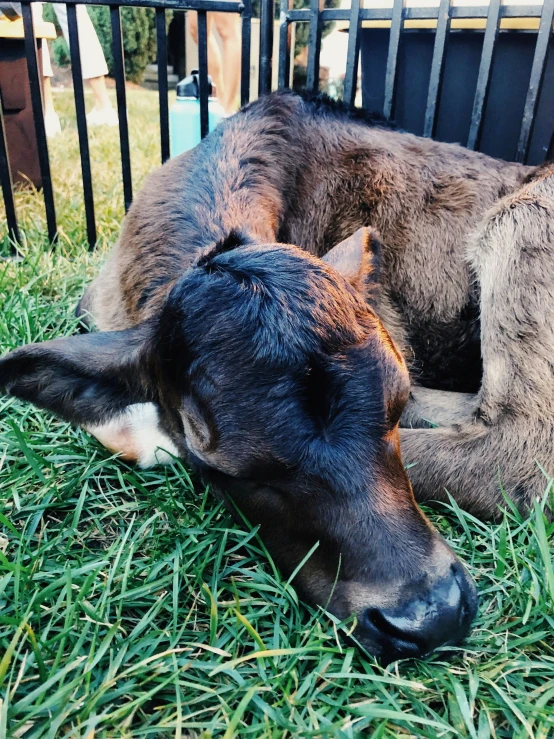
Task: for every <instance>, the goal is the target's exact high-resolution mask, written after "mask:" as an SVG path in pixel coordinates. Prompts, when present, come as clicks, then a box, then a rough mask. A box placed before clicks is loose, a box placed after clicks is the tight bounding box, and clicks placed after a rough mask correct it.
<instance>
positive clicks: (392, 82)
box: [383, 0, 404, 118]
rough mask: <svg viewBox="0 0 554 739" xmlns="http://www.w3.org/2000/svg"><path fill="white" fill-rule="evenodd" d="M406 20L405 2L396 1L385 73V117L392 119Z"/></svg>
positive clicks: (393, 7)
mask: <svg viewBox="0 0 554 739" xmlns="http://www.w3.org/2000/svg"><path fill="white" fill-rule="evenodd" d="M403 20H404V0H394V5H393V6H392V19H391V25H390V37H389V52H388V57H387V71H386V72H385V101H384V103H383V115H384V116H385V118H391V117H392V114H393V111H394V105H395V102H396V62H397V61H398V47H399V45H400V33H401V31H402V21H403Z"/></svg>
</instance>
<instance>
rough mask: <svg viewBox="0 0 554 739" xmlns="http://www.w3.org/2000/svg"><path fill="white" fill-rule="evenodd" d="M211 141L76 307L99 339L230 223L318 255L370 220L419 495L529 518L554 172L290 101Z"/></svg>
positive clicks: (549, 300) (549, 328) (248, 113)
mask: <svg viewBox="0 0 554 739" xmlns="http://www.w3.org/2000/svg"><path fill="white" fill-rule="evenodd" d="M210 139H211V140H212V142H211V146H212V147H213V146H214V145H217V147H218V152H219V154H218V157H217V160H216V161H215V163H214V158H213V156H212V157H211V159H210V157H209V156H208V154H209V151H208V148H207V147H208V146H209V145H210V144H208V143H206V142H204V143H203V144H201V145H200V146H199V147H197V148H196V149H195V150H193V151H192V152H189V153H188V154H185V155H183V156H181V157H178V158H176V159H174V160H172V161H170V162H169V163H168V164H166V165H164V166H163V167H162V168H161V169H160V170H158V171H156V172H155V173H154V174H152V175H151V176H150V178H149V180H148V182H147V184H146V186H145V187H144V189H143V190H142V192H141V193H140V195H139V196H138V197H137V199H136V201H135V202H134V204H133V206H132V208H131V210H130V212H129V214H128V216H127V218H126V220H125V223H124V225H123V229H122V232H121V236H120V239H119V242H118V244H117V246H116V247H115V249H114V251H113V253H112V255H111V256H110V258H109V259H108V261H107V263H106V265H105V267H104V269H103V271H102V273H101V275H100V276H99V277H98V278H97V279H96V280H95V282H94V283H93V284H92V286H91V287H90V288H89V290H88V291H87V293H86V295H85V297H84V299H83V301H82V303H81V308H82V310H85V311H88V312H90V314H91V315H92V317H93V320H94V322H95V324H96V325H97V327H98V328H99V329H101V330H114V329H121V328H126V327H129V326H133V325H136V324H137V323H139V322H140V321H142V320H144V319H145V318H147V317H149V316H152V315H154V314H156V313H157V312H158V311H159V310H160V307H161V305H162V303H163V301H164V300H165V297H166V296H167V294H168V291H169V289H170V287H171V286H172V285H173V284H174V282H175V281H176V280H177V279H178V278H179V276H180V275H181V274H182V273H183V271H184V270H185V269H186V268H187V266H188V265H189V264H190V263H191V262H192V260H193V259H194V257H195V255H196V254H197V253H198V249H199V248H201V247H203V246H206V245H209V244H210V243H214V242H215V241H216V240H217V239H218V238H219V237H220V235H221V233H225V232H229V231H231V230H232V229H236V228H239V229H243V230H246V231H247V232H248V233H249V234H251V235H252V236H254V237H255V238H257V239H258V240H262V241H266V242H272V241H275V240H279V241H283V242H288V243H294V244H297V245H299V246H301V247H303V248H304V249H306V250H307V251H309V252H311V253H312V254H315V255H318V256H322V255H324V254H325V253H326V252H327V251H328V250H329V249H330V248H331V247H332V246H333V245H334V244H336V243H337V242H339V241H341V240H342V239H344V238H346V237H347V236H349V235H350V234H352V233H353V232H355V231H356V230H357V229H358V228H359V227H360V226H364V225H366V226H367V225H371V226H373V227H375V228H376V229H377V230H378V231H379V233H380V234H381V236H382V238H383V250H382V254H381V273H380V284H381V287H380V293H379V295H378V297H377V298H376V300H377V302H376V309H377V312H378V314H379V316H380V318H381V320H382V321H383V323H384V325H385V326H386V328H387V329H388V331H389V333H390V334H391V336H392V337H393V339H394V341H395V342H396V344H397V345H398V346H399V347H400V348H401V350H402V351H403V353H404V355H405V356H406V358H407V361H408V363H409V365H410V368H411V372H412V379H413V381H414V382H415V384H416V387H415V388H414V390H413V394H412V399H411V401H410V403H409V404H408V408H407V409H406V411H405V414H404V421H405V425H408V426H412V427H418V428H407V429H405V430H403V432H402V446H403V456H404V459H405V461H406V462H408V463H410V464H411V465H413V466H412V467H411V468H410V476H411V478H412V481H413V484H414V488H415V492H416V495H417V496H418V497H419V498H420V499H422V500H428V499H437V498H439V499H440V498H444V496H445V489H447V490H448V491H449V492H450V493H451V494H452V495H454V496H455V497H456V498H457V500H458V501H459V503H460V504H461V505H463V506H464V507H466V508H469V509H470V510H472V511H473V512H475V513H477V514H478V515H483V516H490V515H494V513H495V512H496V510H497V506H498V505H499V504H502V503H503V497H502V492H501V485H502V486H503V487H504V489H505V490H506V491H508V492H509V494H510V495H512V497H513V498H514V500H515V501H516V503H517V504H518V505H520V506H521V507H522V508H525V507H528V506H529V505H530V504H531V502H532V500H533V499H534V497H535V496H537V495H540V494H541V493H542V492H543V490H544V488H545V483H546V481H545V478H544V475H543V474H542V472H541V471H540V468H539V466H538V464H537V462H540V463H541V464H542V465H544V466H545V467H546V469H547V471H549V472H553V471H554V464H553V463H554V460H553V459H552V457H553V452H552V449H553V441H554V373H553V369H554V368H553V363H554V359H553V358H554V266H553V265H554V232H553V229H554V170H553V168H552V167H548V166H547V167H543V168H539V170H537V171H536V172H532V171H531V170H530V169H529V168H526V167H523V166H521V165H516V164H510V163H506V162H502V161H499V160H494V159H491V158H490V157H486V156H484V155H482V154H478V153H475V152H471V151H468V150H466V149H463V148H461V147H459V146H457V145H452V144H444V143H437V142H434V141H431V140H429V139H422V138H418V137H416V136H412V135H410V134H406V133H400V132H396V131H393V130H389V129H387V128H384V127H379V126H369V125H367V124H365V123H363V122H361V121H358V120H351V119H348V118H346V117H344V116H340V115H337V114H335V113H334V112H331V113H326V112H325V111H324V112H323V113H320V112H314V110H313V106H312V107H311V106H310V104H309V103H307V102H305V101H304V100H302V99H301V98H299V97H297V96H295V95H292V94H290V93H289V94H276V95H273V96H269V97H268V98H265V99H263V100H261V101H259V102H258V103H256V104H254V105H252V106H248V107H247V108H245V109H243V111H241V112H240V113H239V114H237V115H236V116H234V117H233V118H231V119H229V120H228V121H226V122H225V123H224V124H223V125H222V126H221V127H220V129H219V131H218V133H217V141H216V144H214V141H215V135H214V137H210ZM199 168H200V169H201V171H202V182H203V183H204V185H203V186H205V183H206V182H208V183H209V189H210V191H211V192H210V194H209V197H208V194H207V193H206V194H205V197H203V193H202V192H200V193H198V192H196V188H197V173H198V171H199ZM189 198H190V199H191V200H192V202H189ZM191 213H193V215H194V217H192V216H191ZM199 224H200V225H199ZM481 356H482V367H481ZM481 371H482V377H481ZM418 384H419V385H421V386H423V385H425V386H427V387H421V388H419V387H417V385H418ZM445 391H457V392H445ZM461 391H464V392H461ZM430 425H431V426H432V425H437V426H439V427H440V428H429V426H430ZM425 427H427V428H425ZM499 483H501V485H500V484H499Z"/></svg>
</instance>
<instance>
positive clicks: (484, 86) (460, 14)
mask: <svg viewBox="0 0 554 739" xmlns="http://www.w3.org/2000/svg"><path fill="white" fill-rule="evenodd" d="M53 2H63V0H53ZM309 3H310V5H309V8H308V7H307V8H302V9H294V8H293V7H292V0H280V19H279V38H278V44H279V54H278V65H279V69H278V86H279V87H287V86H288V85H289V81H290V63H291V49H290V43H291V41H290V39H291V35H290V33H289V26H290V25H291V24H294V23H308V24H309V37H308V60H307V82H306V86H307V88H309V89H310V90H317V89H318V87H319V79H320V75H319V65H320V49H321V38H322V24H323V23H324V22H325V21H346V22H347V23H348V24H349V25H348V27H349V31H348V48H347V56H346V60H345V79H344V99H345V102H347V103H348V104H349V105H353V103H354V99H355V96H356V89H357V72H358V62H359V55H360V36H361V29H362V24H363V23H364V22H365V21H387V22H390V31H389V40H388V54H387V62H386V70H385V94H384V102H383V111H382V112H383V113H384V115H385V116H386V117H390V116H391V115H394V109H395V96H396V83H397V60H398V53H399V46H400V43H401V38H402V34H403V33H405V31H406V26H405V23H406V21H413V20H420V21H422V20H427V21H428V20H431V21H435V22H436V25H435V28H433V30H432V32H433V33H434V47H433V55H432V63H431V71H430V76H429V82H428V91H427V102H426V109H425V121H424V130H423V133H424V135H425V136H433V135H434V133H435V128H436V122H437V114H438V108H439V103H440V92H441V84H442V79H443V70H444V60H445V52H446V47H447V40H448V37H449V34H450V33H453V32H454V31H453V29H452V28H451V22H452V21H453V20H460V19H484V20H485V21H486V23H485V28H484V35H483V45H482V51H481V59H480V64H479V71H478V77H477V84H476V89H475V95H474V100H473V110H472V115H471V124H470V130H469V136H468V140H467V142H465V143H466V145H467V146H468V147H469V148H471V149H475V148H479V141H480V134H481V131H482V127H483V121H484V114H485V111H486V106H487V98H488V93H489V86H490V79H491V69H492V64H493V58H494V53H495V47H496V42H497V37H498V34H499V32H500V26H501V21H502V20H503V19H513V18H531V19H537V18H538V19H539V24H538V29H537V30H536V31H534V33H535V35H536V43H535V51H534V57H533V63H532V68H531V73H530V79H529V87H528V92H527V96H526V100H525V105H524V110H523V116H522V120H521V126H520V132H519V140H518V144H517V151H516V155H515V159H516V161H519V162H525V161H526V160H527V156H528V152H529V144H530V140H531V135H532V132H533V126H534V122H535V116H536V112H537V105H538V101H539V96H540V92H541V87H542V83H543V77H544V72H545V67H546V61H547V55H548V50H549V43H550V37H551V32H552V23H553V16H554V0H544V3H543V4H542V5H502V4H501V0H490V3H489V5H488V6H487V5H485V6H470V7H469V6H464V7H461V6H454V5H453V3H452V0H440V5H439V7H427V8H421V7H407V6H406V1H405V0H394V1H393V6H392V7H391V8H364V7H362V2H361V0H351V7H350V8H348V9H324V8H323V7H322V0H309ZM77 4H85V5H107V6H109V7H110V17H111V32H112V52H113V59H114V69H115V83H116V96H117V108H118V115H119V141H120V149H121V162H122V179H123V194H124V202H125V210H127V209H128V208H129V206H130V204H131V201H132V197H133V192H132V180H131V161H130V150H129V132H128V121H127V105H126V91H125V67H124V57H123V42H122V28H121V15H120V8H121V6H122V5H123V6H145V7H151V8H155V12H156V32H157V33H156V36H157V63H158V89H159V110H160V131H161V135H160V152H161V161H162V162H164V161H165V160H166V159H168V157H169V111H168V86H167V36H166V19H165V13H166V9H173V10H175V9H179V10H195V11H197V12H198V57H199V70H200V75H199V77H200V125H201V135H202V137H203V136H205V135H206V134H207V132H208V40H207V17H206V13H207V12H209V11H220V12H226V13H238V14H240V16H241V19H242V70H241V93H240V97H241V103H242V104H244V103H246V102H248V101H249V100H250V44H251V19H252V5H251V0H238V1H237V0H124V2H120V0H77V2H68V3H67V15H68V26H69V38H70V55H71V70H72V77H73V87H74V96H75V107H76V116H77V129H78V136H79V146H80V158H81V170H82V180H83V194H84V208H85V216H86V224H87V236H88V243H89V245H90V247H91V248H93V247H94V245H95V243H96V240H97V238H96V222H95V210H94V197H93V190H92V177H91V164H90V155H89V147H88V135H87V120H86V115H85V99H84V90H83V80H82V76H81V57H80V48H79V31H78V26H77V14H76V6H77ZM22 12H23V24H24V31H25V49H26V57H27V64H28V72H29V83H30V91H31V102H32V109H33V116H34V121H35V129H36V136H37V141H38V151H39V163H40V171H41V175H42V189H43V196H44V203H45V210H46V222H47V229H48V236H49V239H50V240H51V241H54V240H55V238H56V233H57V226H56V208H55V199H54V192H53V187H52V178H51V174H50V163H49V158H48V144H47V139H46V131H45V125H44V118H43V108H42V96H41V84H40V79H39V65H38V58H37V45H36V40H35V35H34V28H33V16H32V12H31V4H30V2H29V0H23V2H22ZM274 13H275V7H274V0H261V12H260V58H259V79H258V93H259V94H260V95H263V94H266V93H268V92H270V90H271V81H272V58H273V44H274V39H273V25H274ZM427 32H429V31H427ZM527 32H529V31H527ZM508 113H509V112H508ZM553 128H554V121H553ZM553 146H554V137H553V139H552V140H551V142H550V146H549V149H548V153H547V157H548V158H550V155H551V154H552V153H553ZM0 179H1V186H2V193H3V197H4V205H5V211H6V217H7V225H8V233H9V234H10V235H11V238H13V240H14V241H15V242H19V241H20V234H19V229H18V224H17V217H16V208H15V202H14V191H13V185H12V177H11V174H10V166H9V159H8V152H7V146H6V137H5V130H4V120H3V113H2V105H1V104H0Z"/></svg>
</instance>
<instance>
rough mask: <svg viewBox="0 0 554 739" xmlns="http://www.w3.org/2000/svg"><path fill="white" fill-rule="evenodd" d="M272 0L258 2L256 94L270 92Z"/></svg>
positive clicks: (273, 8) (273, 7)
mask: <svg viewBox="0 0 554 739" xmlns="http://www.w3.org/2000/svg"><path fill="white" fill-rule="evenodd" d="M274 11H275V6H274V2H273V0H261V3H260V68H259V79H258V95H267V94H268V93H269V92H271V66H272V61H273V15H274Z"/></svg>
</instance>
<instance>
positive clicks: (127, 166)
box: [110, 5, 133, 212]
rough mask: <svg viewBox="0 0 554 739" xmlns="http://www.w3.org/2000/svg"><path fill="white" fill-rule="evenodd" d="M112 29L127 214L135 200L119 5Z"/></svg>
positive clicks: (113, 9)
mask: <svg viewBox="0 0 554 739" xmlns="http://www.w3.org/2000/svg"><path fill="white" fill-rule="evenodd" d="M110 22H111V27H112V55H113V62H114V74H115V91H116V96H117V114H118V116H119V148H120V151H121V170H122V174H123V201H124V203H125V212H127V211H128V210H129V208H130V207H131V202H132V200H133V183H132V179H131V152H130V149H129V126H128V123H127V94H126V91H125V60H124V57H123V34H122V30H121V11H120V8H119V5H113V6H111V7H110Z"/></svg>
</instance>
